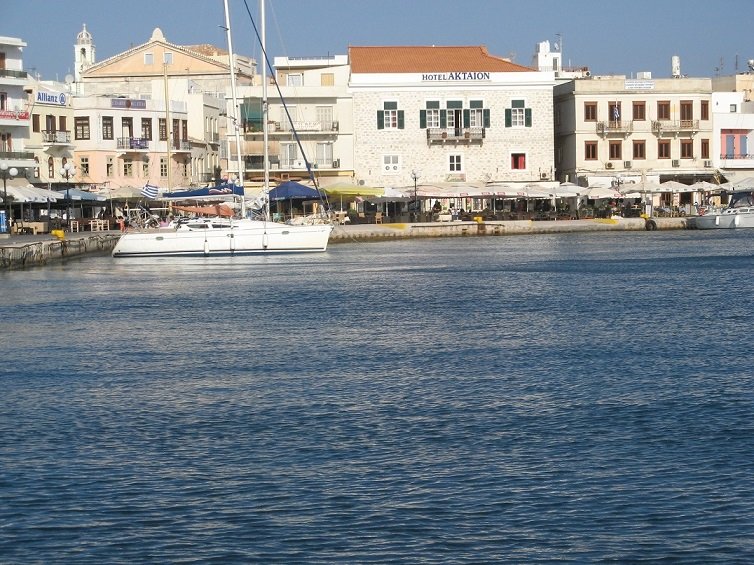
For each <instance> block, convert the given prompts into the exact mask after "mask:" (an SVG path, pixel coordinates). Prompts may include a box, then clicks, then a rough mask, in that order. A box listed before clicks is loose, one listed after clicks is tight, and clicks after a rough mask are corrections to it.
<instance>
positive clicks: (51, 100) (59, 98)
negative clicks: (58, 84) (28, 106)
mask: <svg viewBox="0 0 754 565" xmlns="http://www.w3.org/2000/svg"><path fill="white" fill-rule="evenodd" d="M67 101H68V97H67V96H66V95H65V93H63V92H56V93H52V92H42V91H41V90H38V91H37V104H55V105H56V106H65V103H66V102H67Z"/></svg>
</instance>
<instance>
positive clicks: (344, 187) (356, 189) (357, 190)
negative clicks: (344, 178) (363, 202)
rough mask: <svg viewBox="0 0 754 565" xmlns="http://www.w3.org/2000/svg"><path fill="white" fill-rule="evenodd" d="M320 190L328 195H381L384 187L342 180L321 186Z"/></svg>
mask: <svg viewBox="0 0 754 565" xmlns="http://www.w3.org/2000/svg"><path fill="white" fill-rule="evenodd" d="M320 190H321V191H322V192H324V193H325V194H327V195H328V196H382V195H383V194H384V193H385V189H384V188H379V187H376V186H364V185H360V184H351V183H343V182H340V183H335V184H330V185H328V186H321V187H320Z"/></svg>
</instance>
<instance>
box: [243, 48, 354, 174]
mask: <svg viewBox="0 0 754 565" xmlns="http://www.w3.org/2000/svg"><path fill="white" fill-rule="evenodd" d="M274 70H275V75H274V77H268V85H267V102H268V104H267V106H268V114H267V124H266V129H267V136H268V151H269V158H270V169H271V177H272V178H273V179H274V180H276V181H281V180H286V179H300V180H303V179H307V178H308V176H309V175H308V172H307V170H306V162H307V161H308V162H309V163H310V164H311V166H312V168H313V172H314V173H315V175H316V177H317V178H318V181H319V183H320V184H322V185H327V184H330V183H334V182H336V181H338V180H339V179H340V180H342V179H344V178H345V179H346V180H349V179H351V177H352V176H353V171H354V162H353V140H354V131H353V122H352V116H353V98H352V96H351V93H350V92H349V89H348V76H349V66H348V59H347V57H346V56H345V55H332V56H327V57H275V59H274ZM256 83H257V84H258V86H251V87H249V86H247V87H241V88H239V91H238V98H239V103H240V114H241V130H242V136H243V147H242V149H241V152H242V155H243V157H244V167H245V170H244V174H245V177H246V178H247V179H250V180H253V181H260V180H261V179H262V178H263V170H264V145H263V143H264V127H265V125H264V124H263V123H262V122H263V113H262V98H263V93H262V86H261V79H260V80H258V81H256ZM278 88H279V89H280V90H279V91H278ZM228 112H229V113H231V112H232V102H231V100H228ZM228 134H229V151H230V153H231V155H232V157H233V158H232V159H231V165H230V167H231V170H232V167H233V163H234V162H235V154H236V151H235V143H234V142H233V139H232V135H233V132H232V131H229V132H228ZM297 136H298V139H297ZM299 142H300V145H299Z"/></svg>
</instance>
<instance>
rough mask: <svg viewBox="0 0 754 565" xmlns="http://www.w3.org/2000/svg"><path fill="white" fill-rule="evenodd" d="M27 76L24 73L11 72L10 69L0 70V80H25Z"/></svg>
mask: <svg viewBox="0 0 754 565" xmlns="http://www.w3.org/2000/svg"><path fill="white" fill-rule="evenodd" d="M28 76H29V74H28V73H27V72H26V71H11V70H10V69H0V78H27V77H28Z"/></svg>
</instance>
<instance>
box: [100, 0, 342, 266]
mask: <svg viewBox="0 0 754 565" xmlns="http://www.w3.org/2000/svg"><path fill="white" fill-rule="evenodd" d="M260 7H261V8H262V9H261V19H262V26H264V4H263V2H260ZM225 21H226V26H225V27H226V32H227V35H228V51H229V53H230V57H229V59H230V75H231V91H232V92H231V93H232V97H233V107H234V111H236V112H238V101H237V97H236V88H235V71H234V65H233V60H234V57H233V47H232V40H231V33H230V19H229V15H228V2H227V0H226V1H225ZM262 37H264V33H263V34H262ZM262 47H263V51H262V52H263V54H264V61H263V63H262V85H263V86H262V98H263V104H262V107H263V108H264V110H263V112H264V114H263V122H262V123H267V79H266V69H267V65H268V64H269V62H268V61H267V56H266V52H265V50H264V45H263V46H262ZM238 122H239V120H234V123H235V128H236V151H237V155H238V161H239V165H238V170H239V175H242V171H243V168H242V160H241V142H240V134H239V130H238ZM267 141H268V139H267V129H265V130H264V173H265V174H264V177H265V179H264V199H265V203H264V206H263V210H262V214H261V217H259V218H257V219H249V218H241V219H227V218H204V219H202V218H199V219H195V220H192V221H189V222H179V223H176V224H173V225H172V226H171V227H170V228H167V229H160V230H151V231H132V232H130V233H126V234H123V235H122V236H121V238H120V240H118V243H117V244H116V245H115V248H114V249H113V252H112V255H113V257H139V256H141V257H143V256H160V255H172V256H183V255H249V254H267V253H316V252H323V251H326V250H327V243H328V241H329V239H330V234H331V233H332V230H333V227H334V226H333V224H332V223H331V222H329V221H328V219H327V218H326V217H325V216H323V217H322V219H321V221H319V222H307V223H306V224H296V225H293V224H285V223H279V222H273V221H271V220H270V214H269V179H270V176H269V155H268V143H267ZM301 151H302V154H303V148H301ZM307 169H308V170H309V173H310V176H311V177H312V179H313V178H314V177H313V175H311V167H310V166H309V162H308V161H307ZM242 210H243V206H242Z"/></svg>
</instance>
